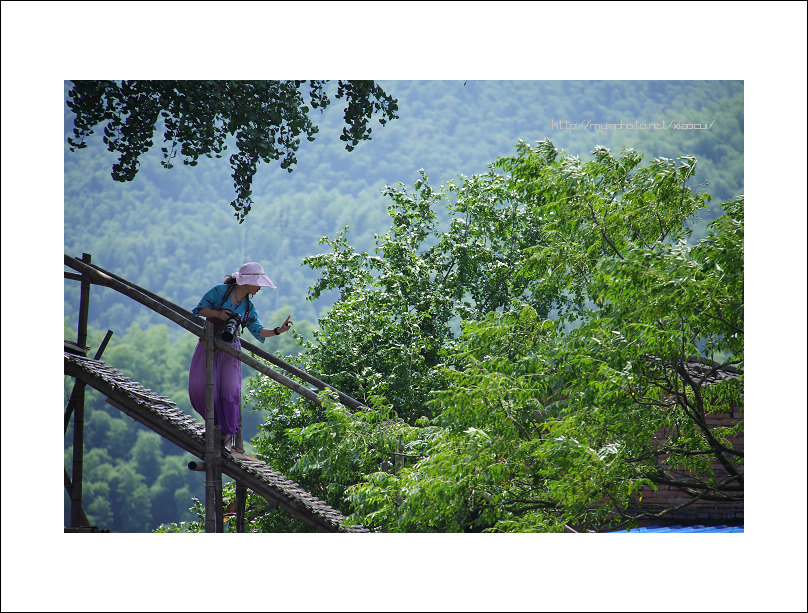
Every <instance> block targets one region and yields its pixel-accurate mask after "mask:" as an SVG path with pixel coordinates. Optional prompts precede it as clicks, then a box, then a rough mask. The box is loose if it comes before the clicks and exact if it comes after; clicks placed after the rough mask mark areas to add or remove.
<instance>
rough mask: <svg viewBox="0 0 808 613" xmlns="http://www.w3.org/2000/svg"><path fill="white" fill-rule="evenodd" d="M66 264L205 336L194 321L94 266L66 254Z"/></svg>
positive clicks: (200, 336) (93, 280) (200, 327)
mask: <svg viewBox="0 0 808 613" xmlns="http://www.w3.org/2000/svg"><path fill="white" fill-rule="evenodd" d="M64 263H65V265H66V266H70V267H71V268H73V269H74V270H78V271H79V272H81V273H82V274H84V275H86V276H87V277H89V279H90V281H92V282H93V283H95V284H96V285H104V286H106V287H110V288H112V289H114V290H115V291H117V292H120V293H121V294H123V295H124V296H126V297H128V298H131V299H132V300H135V301H136V302H139V303H140V304H142V305H144V306H146V307H148V308H150V309H151V310H152V311H155V312H157V313H159V314H160V315H162V316H163V317H165V318H167V319H170V320H171V321H173V322H174V323H175V324H177V325H180V326H182V327H183V328H185V329H186V330H188V331H189V332H191V333H193V334H195V335H196V336H198V337H199V338H202V337H203V335H204V332H203V329H202V326H201V325H199V324H197V323H195V322H194V321H189V319H188V318H187V317H183V316H182V315H180V314H179V313H177V312H175V311H174V310H173V309H170V308H168V307H167V306H165V305H163V304H162V303H161V302H160V301H158V300H155V299H154V298H151V297H150V296H147V295H146V294H144V293H142V292H140V291H138V290H136V289H133V288H132V287H130V286H129V285H128V284H126V283H123V282H122V281H118V280H117V279H114V278H113V277H112V276H110V275H108V274H105V273H102V272H100V271H99V270H97V269H96V268H93V267H92V266H88V265H87V264H85V263H84V262H81V261H79V260H77V259H75V258H72V257H70V256H69V255H67V254H65V256H64Z"/></svg>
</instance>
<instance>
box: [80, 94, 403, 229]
mask: <svg viewBox="0 0 808 613" xmlns="http://www.w3.org/2000/svg"><path fill="white" fill-rule="evenodd" d="M327 83H328V82H327V81H314V80H313V81H309V82H308V83H307V82H305V81H121V82H117V81H75V82H74V83H73V87H72V89H71V90H70V92H69V94H68V99H67V106H68V107H69V108H70V109H71V110H72V111H73V113H74V114H75V119H74V127H73V137H70V138H68V142H69V144H70V146H71V150H76V149H81V148H84V147H86V143H85V139H86V138H87V137H88V136H89V135H90V134H92V133H93V130H94V128H95V127H96V126H98V125H99V124H102V125H103V126H104V128H103V129H104V137H103V139H104V144H105V145H106V146H107V148H108V149H109V151H110V152H113V153H116V154H118V155H119V158H118V162H116V163H115V164H113V166H112V178H113V179H115V180H116V181H131V180H132V179H134V177H135V175H136V174H137V172H138V168H139V166H140V157H141V155H142V154H144V153H146V152H147V151H148V150H149V149H151V147H152V145H153V144H154V140H153V139H154V133H155V131H156V130H157V129H158V121H159V120H162V122H163V128H162V129H163V139H164V146H163V147H162V148H161V150H162V155H163V162H162V164H163V166H164V167H166V168H171V167H172V166H173V164H174V158H176V157H177V155H179V156H180V157H181V158H182V160H183V163H184V164H187V165H189V166H196V164H197V163H198V160H199V157H200V156H206V157H216V158H219V157H222V154H223V152H224V151H225V150H226V149H227V141H228V138H230V137H235V147H236V152H235V153H233V154H232V155H231V156H230V164H231V167H232V171H233V173H232V178H233V184H234V186H235V189H236V198H235V199H234V200H233V201H232V202H231V203H230V204H231V206H232V207H233V208H234V209H235V211H236V212H235V216H236V217H237V218H238V220H239V222H241V221H243V220H244V218H245V216H246V215H247V214H248V213H249V212H250V207H251V205H252V197H251V196H252V182H253V176H254V175H255V173H256V170H257V167H258V163H259V162H262V161H263V162H264V163H270V162H271V161H272V160H280V166H281V168H285V169H287V170H288V171H289V172H291V171H292V168H293V166H294V165H295V164H296V163H297V151H298V149H299V147H300V142H301V141H300V139H301V137H302V136H305V137H306V139H307V140H309V141H313V140H314V138H315V134H317V132H318V127H317V125H316V124H314V123H313V122H312V120H311V118H310V117H309V113H310V112H311V110H312V109H320V110H321V111H323V110H325V108H326V107H328V106H329V104H330V103H331V95H330V94H329V92H328V91H327V88H326V86H327ZM306 88H307V89H308V92H307V93H308V103H306V98H305V96H304V92H305V90H306ZM333 96H334V98H335V99H337V100H339V99H345V101H346V104H347V106H346V107H345V113H344V120H345V124H346V125H345V127H344V128H343V130H342V135H341V136H340V140H342V141H344V142H345V143H346V145H345V147H346V149H348V151H350V150H352V149H353V148H354V147H355V146H356V145H357V144H358V143H359V142H360V141H362V140H368V139H370V138H371V136H370V134H371V132H372V128H370V127H368V121H369V120H370V118H371V117H373V116H374V115H376V114H378V115H380V118H379V123H381V124H382V125H384V124H385V123H387V121H389V120H391V119H397V115H396V114H395V113H396V110H397V109H398V105H397V102H396V100H395V99H394V98H392V97H391V96H390V95H388V94H387V93H385V92H384V90H382V88H381V87H379V86H378V85H377V84H376V83H374V82H373V81H338V83H337V91H336V93H335V94H333Z"/></svg>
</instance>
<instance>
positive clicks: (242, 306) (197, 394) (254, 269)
mask: <svg viewBox="0 0 808 613" xmlns="http://www.w3.org/2000/svg"><path fill="white" fill-rule="evenodd" d="M262 287H270V288H272V289H276V287H275V284H274V283H273V282H272V280H271V279H270V278H269V277H267V276H266V275H265V274H264V269H263V268H261V265H260V264H258V263H257V262H249V263H247V264H244V265H243V266H242V267H241V268H239V270H238V272H235V273H233V274H232V275H227V276H226V277H225V278H224V283H221V284H219V285H214V286H213V287H212V288H210V289H209V290H208V292H207V293H206V294H205V295H204V296H202V300H200V301H199V304H198V305H197V306H196V308H195V309H194V311H193V313H194V315H201V316H202V317H204V318H206V319H207V320H208V321H211V322H213V325H214V330H215V334H216V337H217V338H219V339H221V338H222V332H224V331H225V324H226V323H227V320H228V319H230V318H231V316H232V315H233V314H235V315H237V316H238V318H239V320H240V322H241V323H240V326H239V327H237V328H236V334H235V336H234V338H233V340H232V343H231V344H232V345H233V347H234V348H235V349H239V350H241V341H240V340H239V334H240V333H241V332H242V331H243V330H244V328H247V329H248V330H249V331H250V332H251V333H252V335H253V336H254V337H255V338H257V339H258V340H259V341H261V342H262V343H263V342H264V339H265V338H268V337H270V336H277V335H278V334H281V333H283V332H286V331H287V330H289V328H290V327H292V322H291V321H289V319H290V317H287V318H286V321H285V322H283V324H281V325H280V326H278V327H277V328H274V329H268V328H264V326H263V325H262V324H261V321H260V320H259V319H258V314H257V313H256V312H255V308H254V307H253V303H252V297H253V296H255V294H257V293H258V292H259V291H260V289H261V288H262ZM213 369H214V383H213V413H214V424H215V425H217V426H219V428H221V431H222V448H223V449H225V450H226V451H229V452H230V453H233V452H234V451H235V452H236V453H237V454H243V453H244V450H243V449H240V448H238V447H236V448H235V449H234V447H233V445H234V442H235V437H236V433H237V432H238V417H239V407H240V404H241V362H240V361H239V360H238V359H236V358H235V357H233V356H232V355H230V354H229V353H226V352H224V351H217V352H216V353H215V354H214V357H213ZM188 395H189V396H190V398H191V406H193V408H194V410H195V411H196V412H197V413H199V414H200V415H201V416H202V417H203V418H204V417H205V344H204V342H203V341H202V339H200V341H199V343H197V346H196V350H195V351H194V357H193V358H192V359H191V370H190V373H189V375H188Z"/></svg>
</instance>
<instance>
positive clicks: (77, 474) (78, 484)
mask: <svg viewBox="0 0 808 613" xmlns="http://www.w3.org/2000/svg"><path fill="white" fill-rule="evenodd" d="M90 259H91V256H90V254H89V253H83V254H82V255H81V261H82V262H84V263H85V264H89V263H90ZM90 285H91V283H90V278H89V277H88V276H87V275H85V274H82V276H81V298H80V302H79V324H78V337H77V339H76V344H77V345H78V346H79V347H86V346H87V320H88V319H89V314H90ZM79 387H81V389H80V390H79V391H78V393H77V394H76V399H75V404H74V406H73V479H72V484H71V487H70V527H71V528H80V527H82V526H85V525H87V524H85V521H86V518H85V516H84V511H83V509H82V506H81V491H82V473H83V470H84V386H79Z"/></svg>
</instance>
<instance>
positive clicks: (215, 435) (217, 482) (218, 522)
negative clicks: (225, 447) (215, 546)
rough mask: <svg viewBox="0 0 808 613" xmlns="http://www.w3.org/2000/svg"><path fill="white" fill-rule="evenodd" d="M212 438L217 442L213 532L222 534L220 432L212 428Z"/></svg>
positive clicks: (214, 459)
mask: <svg viewBox="0 0 808 613" xmlns="http://www.w3.org/2000/svg"><path fill="white" fill-rule="evenodd" d="M213 438H215V439H216V440H217V441H219V442H218V443H217V444H216V451H215V452H214V454H213V494H214V495H213V500H214V504H215V508H214V513H213V515H214V517H215V518H216V525H215V531H216V532H219V533H221V532H224V500H222V452H221V440H222V430H221V428H219V426H213Z"/></svg>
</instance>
